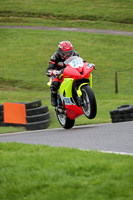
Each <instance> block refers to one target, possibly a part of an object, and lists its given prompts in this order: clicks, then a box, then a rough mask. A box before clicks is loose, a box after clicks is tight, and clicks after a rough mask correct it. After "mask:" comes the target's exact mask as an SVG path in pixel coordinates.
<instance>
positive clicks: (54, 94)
mask: <svg viewBox="0 0 133 200" xmlns="http://www.w3.org/2000/svg"><path fill="white" fill-rule="evenodd" d="M51 105H52V106H57V92H55V91H52V92H51Z"/></svg>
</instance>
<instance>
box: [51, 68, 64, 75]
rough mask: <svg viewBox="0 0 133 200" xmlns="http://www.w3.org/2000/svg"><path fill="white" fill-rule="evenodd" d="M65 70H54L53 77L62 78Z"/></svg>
mask: <svg viewBox="0 0 133 200" xmlns="http://www.w3.org/2000/svg"><path fill="white" fill-rule="evenodd" d="M63 70H64V69H62V70H53V75H55V76H60V75H61V74H62V73H63Z"/></svg>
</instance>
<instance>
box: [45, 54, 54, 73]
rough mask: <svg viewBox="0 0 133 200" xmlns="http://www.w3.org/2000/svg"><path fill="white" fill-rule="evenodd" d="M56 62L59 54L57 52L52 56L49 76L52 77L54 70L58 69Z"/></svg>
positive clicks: (48, 71) (48, 69)
mask: <svg viewBox="0 0 133 200" xmlns="http://www.w3.org/2000/svg"><path fill="white" fill-rule="evenodd" d="M56 64H57V55H56V53H54V54H53V55H52V56H51V58H50V61H49V66H48V68H47V70H46V74H47V76H49V77H51V76H53V75H54V72H55V70H56Z"/></svg>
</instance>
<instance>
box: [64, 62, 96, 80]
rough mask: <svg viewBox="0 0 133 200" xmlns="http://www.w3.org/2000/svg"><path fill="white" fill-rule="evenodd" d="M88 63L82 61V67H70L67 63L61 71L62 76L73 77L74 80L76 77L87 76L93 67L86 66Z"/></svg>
mask: <svg viewBox="0 0 133 200" xmlns="http://www.w3.org/2000/svg"><path fill="white" fill-rule="evenodd" d="M88 64H89V63H84V65H83V66H82V67H78V68H72V67H71V66H69V64H68V65H67V66H66V68H65V69H64V71H63V78H73V79H74V81H75V80H77V79H83V78H89V77H90V73H91V72H92V71H93V67H92V68H90V67H89V66H88Z"/></svg>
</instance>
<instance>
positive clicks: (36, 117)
mask: <svg viewBox="0 0 133 200" xmlns="http://www.w3.org/2000/svg"><path fill="white" fill-rule="evenodd" d="M19 104H24V105H25V111H26V124H15V123H4V106H3V104H0V126H13V127H25V128H26V130H28V131H29V130H40V129H46V128H48V126H49V119H50V114H49V110H48V106H42V103H41V101H40V100H38V101H33V102H30V103H25V102H20V103H19Z"/></svg>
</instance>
